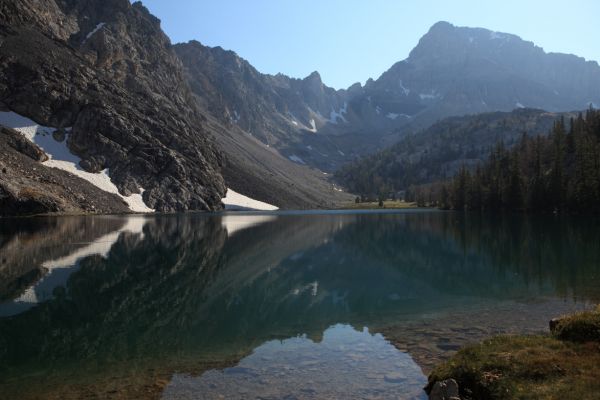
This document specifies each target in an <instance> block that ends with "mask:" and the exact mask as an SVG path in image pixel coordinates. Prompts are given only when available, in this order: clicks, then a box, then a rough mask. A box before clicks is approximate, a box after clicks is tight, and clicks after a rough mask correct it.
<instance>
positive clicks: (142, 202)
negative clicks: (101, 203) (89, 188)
mask: <svg viewBox="0 0 600 400" xmlns="http://www.w3.org/2000/svg"><path fill="white" fill-rule="evenodd" d="M207 66H209V65H208V64H207ZM214 90H215V91H216V92H215V93H221V92H222V93H226V90H227V87H226V86H224V85H219V84H218V85H217V86H215V87H214ZM252 90H255V89H252ZM215 93H213V94H215ZM215 96H217V95H215ZM198 99H199V97H197V96H194V95H193V94H192V91H191V90H190V87H189V85H188V80H187V79H186V75H185V74H184V68H183V65H182V63H181V61H180V59H179V57H178V56H177V55H176V54H175V52H174V50H173V47H172V45H171V43H170V40H169V39H168V37H167V36H166V35H165V34H164V32H163V31H162V30H161V27H160V21H159V20H158V19H157V18H156V17H154V16H153V15H151V14H150V13H149V12H148V10H147V9H146V8H145V7H143V6H142V4H141V3H140V2H135V3H133V4H131V3H130V2H129V1H128V0H110V1H100V0H81V1H75V0H51V1H46V2H39V1H34V0H24V1H17V0H8V1H3V2H2V3H1V4H0V125H3V126H5V127H7V128H16V129H17V130H18V131H19V132H21V133H23V134H25V135H26V136H27V135H29V137H30V139H31V140H32V141H33V142H35V143H36V144H38V145H40V143H38V142H39V141H40V138H42V137H43V136H47V135H50V134H52V136H56V135H55V133H54V132H57V133H58V136H59V137H60V138H61V140H58V141H57V142H61V143H62V145H61V146H62V147H61V148H60V149H58V150H60V151H58V152H54V153H52V152H51V151H49V148H52V149H54V150H56V148H57V146H58V145H57V144H56V143H54V142H51V143H48V142H47V141H46V144H47V145H48V146H46V147H44V146H41V145H40V147H41V148H42V150H44V151H45V152H46V153H47V156H46V159H48V158H49V159H51V160H52V161H53V163H52V164H53V165H52V166H54V167H55V168H63V169H65V168H66V169H68V170H69V173H71V175H76V176H79V177H84V179H87V180H88V181H91V182H92V183H94V184H97V183H98V182H97V181H99V180H102V179H104V177H106V179H104V180H105V182H104V187H102V189H104V190H106V189H107V188H108V189H110V191H112V192H113V193H116V194H117V195H118V196H120V197H121V198H122V199H123V200H125V201H126V202H128V203H129V204H130V209H131V210H134V211H136V210H137V211H150V210H156V211H163V212H173V211H186V210H219V209H221V208H222V207H223V204H222V202H221V199H222V198H223V197H224V196H225V193H226V190H227V187H231V188H232V189H234V190H236V191H237V192H240V193H242V194H246V195H247V194H252V195H255V196H257V197H258V199H259V200H262V201H269V202H271V203H272V204H276V205H277V206H279V207H283V208H314V207H326V206H327V207H331V205H332V204H333V203H336V202H337V201H339V200H340V199H343V198H344V195H343V194H340V193H339V191H336V190H334V187H333V186H332V185H331V184H330V183H329V182H327V180H326V178H327V177H326V176H324V175H323V174H322V173H321V172H319V171H314V170H311V169H310V168H307V167H306V166H303V165H298V164H295V163H294V162H292V161H291V160H289V159H287V158H285V157H283V156H281V155H279V154H278V153H277V152H276V151H275V150H273V149H271V148H269V147H268V146H264V143H262V142H258V141H256V140H255V139H252V138H250V137H248V135H247V134H246V133H245V131H242V130H240V129H239V128H238V127H233V126H231V125H230V124H227V123H226V121H225V120H223V119H222V118H219V117H220V114H219V108H218V107H213V106H211V107H205V104H203V103H202V102H198V101H197V100H198ZM254 111H256V110H254ZM15 121H17V122H15ZM256 129H259V128H256ZM28 132H29V133H30V134H29V133H28ZM42 141H43V140H42ZM59 147H60V146H59ZM39 161H40V163H41V160H39ZM61 163H62V164H61ZM65 163H66V164H68V168H67V167H65V165H66V164H65ZM44 164H46V163H45V162H44ZM40 168H41V166H40ZM225 179H227V182H226V181H225ZM57 185H58V186H59V187H58V188H56V189H57V190H58V191H59V192H60V191H64V189H65V188H64V187H60V186H61V185H60V182H59V183H58V184H57ZM23 189H25V187H24V186H22V185H21V186H18V187H12V188H11V191H12V192H15V191H16V192H18V191H20V190H23ZM0 197H1V199H7V197H6V196H5V195H4V194H2V195H1V196H0ZM39 200H40V201H39V202H38V203H37V204H38V206H40V205H42V203H43V199H41V198H40V199H39ZM7 201H8V200H7ZM119 201H120V200H119ZM59 203H60V202H59ZM132 203H137V206H138V207H132V205H131V204H132ZM14 204H20V203H14ZM56 204H58V203H56ZM36 210H39V212H49V211H57V212H70V211H68V210H73V207H67V206H66V205H65V207H58V209H56V207H50V208H47V209H44V207H41V208H36ZM23 211H24V212H29V211H30V210H25V209H24V210H23ZM85 211H86V212H88V211H90V210H89V209H85Z"/></svg>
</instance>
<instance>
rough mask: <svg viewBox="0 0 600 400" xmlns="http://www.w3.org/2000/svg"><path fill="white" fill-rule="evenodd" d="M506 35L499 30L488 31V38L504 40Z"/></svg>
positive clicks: (506, 37)
mask: <svg viewBox="0 0 600 400" xmlns="http://www.w3.org/2000/svg"><path fill="white" fill-rule="evenodd" d="M508 38H509V37H508V35H506V34H504V33H500V32H490V40H506V39H508Z"/></svg>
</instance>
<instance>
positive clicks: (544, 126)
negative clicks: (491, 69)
mask: <svg viewBox="0 0 600 400" xmlns="http://www.w3.org/2000/svg"><path fill="white" fill-rule="evenodd" d="M561 116H562V117H565V118H567V119H568V118H571V117H576V116H577V114H576V113H549V112H546V111H542V110H535V109H518V110H514V111H512V112H493V113H483V114H477V115H469V116H462V117H449V118H446V119H444V120H442V121H440V122H438V123H436V124H434V125H432V126H431V127H430V128H428V129H425V130H423V131H421V132H418V133H415V134H411V135H408V136H406V137H405V138H403V139H402V140H400V141H399V142H398V143H397V144H395V145H393V146H391V147H389V148H387V149H385V150H383V151H381V152H378V153H375V154H372V155H369V156H367V157H364V158H363V159H360V160H357V161H355V162H352V163H350V164H347V165H346V166H344V167H343V168H341V169H340V170H338V171H337V172H336V174H335V177H336V178H337V179H338V181H339V182H340V183H342V184H343V185H344V186H345V187H346V188H347V189H348V190H349V191H350V192H353V193H359V194H363V195H377V194H379V193H380V192H382V191H383V192H385V193H386V194H387V193H388V192H395V191H402V190H406V189H408V188H409V187H410V186H411V185H419V184H425V183H430V182H436V181H441V180H445V179H448V178H450V177H452V176H454V175H455V174H456V173H457V172H458V171H459V169H460V168H461V166H463V165H464V166H467V167H474V166H476V165H479V164H482V163H483V162H484V161H485V160H487V158H488V156H489V154H490V151H491V150H492V149H493V148H494V147H495V146H496V145H497V144H498V143H499V142H503V143H505V144H506V145H507V146H509V147H510V146H512V145H514V144H515V143H518V142H519V140H520V138H521V137H522V135H524V134H526V135H528V136H538V135H547V134H548V133H549V132H550V129H551V128H552V126H553V124H554V122H555V121H557V120H558V119H560V117H561Z"/></svg>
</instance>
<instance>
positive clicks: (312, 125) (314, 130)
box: [309, 119, 317, 133]
mask: <svg viewBox="0 0 600 400" xmlns="http://www.w3.org/2000/svg"><path fill="white" fill-rule="evenodd" d="M309 131H311V132H312V133H317V124H316V123H315V120H314V119H311V120H310V129H309Z"/></svg>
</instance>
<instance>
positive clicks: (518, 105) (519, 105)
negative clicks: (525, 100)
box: [515, 101, 525, 108]
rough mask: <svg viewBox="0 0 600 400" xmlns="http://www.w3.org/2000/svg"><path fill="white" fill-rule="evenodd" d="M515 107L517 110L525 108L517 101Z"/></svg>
mask: <svg viewBox="0 0 600 400" xmlns="http://www.w3.org/2000/svg"><path fill="white" fill-rule="evenodd" d="M515 106H516V107H517V108H525V106H524V105H523V104H521V103H519V102H518V101H517V103H516V104H515Z"/></svg>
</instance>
